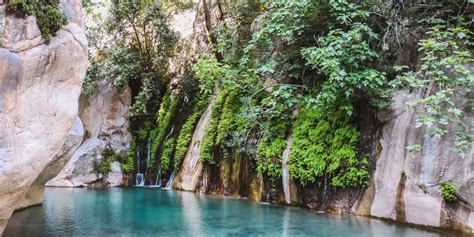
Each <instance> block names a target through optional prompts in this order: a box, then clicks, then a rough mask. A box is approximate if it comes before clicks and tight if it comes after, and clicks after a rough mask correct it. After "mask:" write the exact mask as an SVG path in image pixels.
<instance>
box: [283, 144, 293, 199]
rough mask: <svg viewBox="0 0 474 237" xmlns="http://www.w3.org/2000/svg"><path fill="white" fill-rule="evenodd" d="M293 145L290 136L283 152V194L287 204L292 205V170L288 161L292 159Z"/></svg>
mask: <svg viewBox="0 0 474 237" xmlns="http://www.w3.org/2000/svg"><path fill="white" fill-rule="evenodd" d="M292 145H293V136H291V135H290V137H289V138H288V143H287V145H286V148H285V150H284V151H283V157H282V161H281V162H282V164H281V165H282V172H283V173H282V181H283V193H284V194H285V202H286V204H290V203H291V196H290V170H289V168H288V160H289V158H290V150H291V146H292Z"/></svg>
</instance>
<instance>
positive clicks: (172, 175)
mask: <svg viewBox="0 0 474 237" xmlns="http://www.w3.org/2000/svg"><path fill="white" fill-rule="evenodd" d="M175 178H176V170H174V171H173V173H172V174H171V176H170V179H169V180H168V183H166V186H165V188H166V189H171V188H172V187H173V183H174V179H175Z"/></svg>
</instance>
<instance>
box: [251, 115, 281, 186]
mask: <svg viewBox="0 0 474 237" xmlns="http://www.w3.org/2000/svg"><path fill="white" fill-rule="evenodd" d="M287 130H288V124H287V122H285V121H283V120H280V121H278V122H275V123H273V124H272V125H271V126H270V127H269V130H268V131H266V132H265V135H264V136H263V138H262V139H261V140H260V142H259V144H258V150H257V172H258V174H259V176H263V175H264V174H266V175H267V176H268V177H269V178H270V180H271V181H277V180H278V179H280V178H281V174H282V167H281V162H282V155H283V151H284V150H285V148H286V146H287V140H286V132H287Z"/></svg>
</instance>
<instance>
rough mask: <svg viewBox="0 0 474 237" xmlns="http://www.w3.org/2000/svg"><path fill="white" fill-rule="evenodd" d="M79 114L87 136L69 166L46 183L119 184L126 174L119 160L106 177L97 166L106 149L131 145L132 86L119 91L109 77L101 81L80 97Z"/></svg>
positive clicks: (122, 149)
mask: <svg viewBox="0 0 474 237" xmlns="http://www.w3.org/2000/svg"><path fill="white" fill-rule="evenodd" d="M80 101H81V106H80V117H81V119H82V121H83V123H84V127H85V129H86V131H87V134H88V137H87V138H86V139H85V140H84V142H83V143H82V145H81V146H80V147H79V149H77V151H76V152H74V154H73V155H72V158H71V160H69V162H68V164H67V165H66V167H65V168H64V169H63V170H62V171H61V173H60V174H59V175H58V176H57V177H56V178H54V179H52V180H51V181H49V182H48V183H47V184H46V185H47V186H56V187H88V186H119V185H122V180H123V177H122V176H123V175H122V171H121V169H120V164H119V163H118V162H114V163H113V164H112V171H111V172H110V173H109V174H108V175H107V176H106V177H103V176H102V175H101V174H98V173H97V172H96V169H95V167H97V165H98V164H99V163H100V162H101V160H102V159H103V158H104V155H105V153H107V152H108V153H111V152H113V153H125V152H126V151H127V150H128V148H129V145H130V140H131V134H130V132H129V121H128V112H129V106H130V103H131V93H130V91H129V90H125V91H123V92H121V93H120V92H118V91H117V90H116V89H115V88H114V86H112V85H109V83H108V82H107V81H101V82H99V83H98V88H97V90H96V92H95V93H94V94H92V95H89V96H82V97H81V100H80Z"/></svg>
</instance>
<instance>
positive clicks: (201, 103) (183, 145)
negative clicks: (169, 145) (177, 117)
mask: <svg viewBox="0 0 474 237" xmlns="http://www.w3.org/2000/svg"><path fill="white" fill-rule="evenodd" d="M195 98H197V99H196V100H195V101H193V104H195V105H196V106H195V108H194V110H193V113H192V114H191V116H189V117H188V118H187V120H186V122H185V123H184V125H183V126H182V127H181V131H180V132H179V136H178V140H177V142H176V149H175V150H176V151H175V155H174V169H175V170H178V169H179V165H180V163H181V160H182V159H183V158H184V156H185V155H186V152H187V151H188V148H189V144H190V143H191V139H192V136H193V130H194V127H195V126H196V124H197V122H198V121H199V118H200V117H201V115H202V113H204V111H205V110H206V106H207V104H208V102H209V96H207V95H204V94H200V95H199V96H197V97H195Z"/></svg>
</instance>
